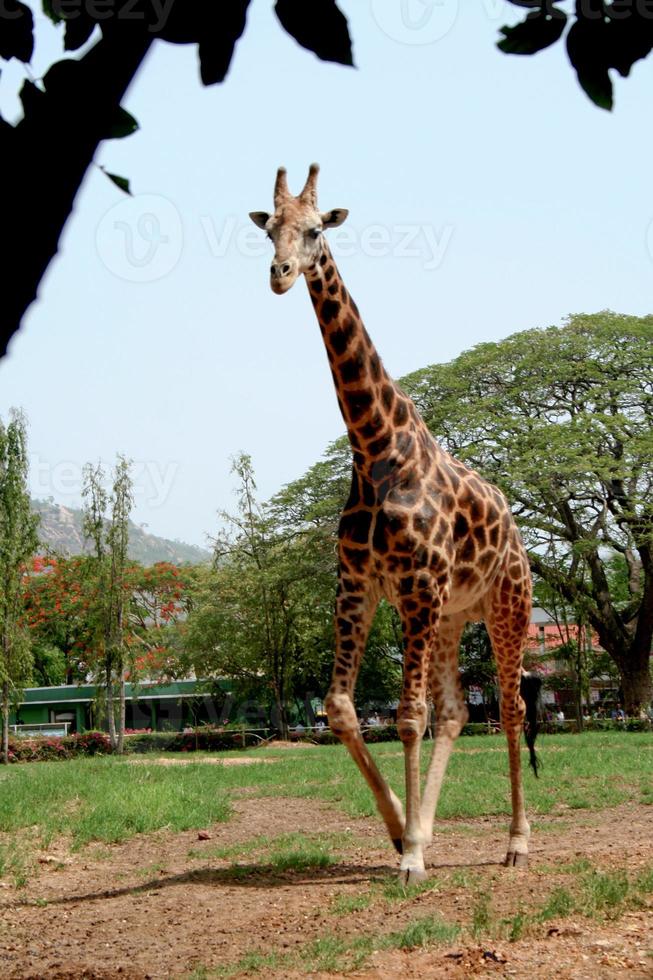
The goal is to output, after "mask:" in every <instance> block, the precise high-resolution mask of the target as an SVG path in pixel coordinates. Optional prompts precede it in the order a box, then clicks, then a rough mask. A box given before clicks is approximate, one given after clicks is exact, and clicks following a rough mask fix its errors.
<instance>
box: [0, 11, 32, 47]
mask: <svg viewBox="0 0 653 980" xmlns="http://www.w3.org/2000/svg"><path fill="white" fill-rule="evenodd" d="M33 50H34V18H33V17H32V11H31V10H30V9H29V7H26V6H25V4H24V3H11V2H7V3H4V4H3V8H2V13H1V16H0V58H4V59H5V61H9V59H10V58H18V60H19V61H29V60H30V59H31V57H32V51H33Z"/></svg>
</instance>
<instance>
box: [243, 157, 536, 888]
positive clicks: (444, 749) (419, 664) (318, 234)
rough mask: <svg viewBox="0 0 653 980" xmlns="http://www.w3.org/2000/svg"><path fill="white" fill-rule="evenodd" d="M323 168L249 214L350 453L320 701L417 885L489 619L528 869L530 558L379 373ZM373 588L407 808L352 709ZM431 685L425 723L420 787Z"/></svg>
mask: <svg viewBox="0 0 653 980" xmlns="http://www.w3.org/2000/svg"><path fill="white" fill-rule="evenodd" d="M318 170H319V168H318V165H317V164H311V166H310V169H309V174H308V178H307V180H306V183H305V185H304V188H303V190H302V191H301V193H300V194H299V195H298V196H297V197H294V196H293V195H292V194H291V193H290V191H289V189H288V183H287V177H286V170H285V168H283V167H280V168H279V170H278V172H277V177H276V181H275V186H274V208H275V210H274V213H273V214H268V213H267V212H264V211H253V212H251V213H250V218H251V219H252V221H253V222H254V223H255V224H256V225H257V226H258V227H260V228H263V229H264V230H265V231H266V232H267V235H268V237H269V238H270V239H271V240H272V243H273V245H274V249H275V253H274V260H273V262H272V266H271V269H270V285H271V287H272V290H273V292H274V293H277V294H282V293H285V292H287V291H288V290H289V289H290V288H291V286H292V285H293V284H294V282H295V281H296V280H297V278H298V277H299V276H300V275H302V274H303V275H304V277H305V279H306V282H307V285H308V291H309V295H310V298H311V301H312V304H313V307H314V310H315V314H316V316H317V320H318V323H319V326H320V330H321V333H322V338H323V340H324V344H325V347H326V352H327V355H328V360H329V364H330V367H331V372H332V375H333V381H334V384H335V388H336V393H337V396H338V404H339V406H340V411H341V413H342V416H343V418H344V421H345V424H346V426H347V432H348V435H349V441H350V443H351V447H352V453H353V468H352V482H351V490H350V494H349V498H348V500H347V502H346V504H345V507H344V510H343V512H342V514H341V519H340V524H339V528H338V557H339V571H338V588H337V595H336V609H335V626H336V652H335V662H334V667H333V675H332V681H331V686H330V688H329V692H328V694H327V697H326V699H325V707H326V710H327V715H328V719H329V724H330V727H331V729H332V731H333V732H334V733H335V734H336V735H337V736H338V737H339V739H340V740H341V741H342V742H343V743H344V744H345V746H346V747H347V749H348V750H349V752H350V753H351V756H352V757H353V759H354V761H355V762H356V764H357V765H358V767H359V769H360V770H361V772H362V774H363V776H364V777H365V779H366V780H367V783H368V784H369V786H370V788H371V790H372V792H373V794H374V797H375V799H376V804H377V808H378V810H379V812H380V814H381V816H382V818H383V820H384V821H385V824H386V827H387V829H388V832H389V835H390V838H391V840H392V842H393V844H394V846H395V848H396V849H397V851H398V852H399V854H400V855H401V863H400V872H399V874H400V878H401V880H402V881H403V883H404V884H405V885H412V884H415V883H417V882H419V881H421V880H422V879H424V878H425V877H426V871H425V866H424V847H425V846H426V845H427V844H428V843H430V841H431V838H432V832H433V820H434V817H435V810H436V806H437V802H438V796H439V793H440V788H441V786H442V781H443V778H444V774H445V770H446V766H447V761H448V759H449V756H450V754H451V751H452V748H453V745H454V742H455V740H456V738H457V737H458V735H459V733H460V731H461V729H462V727H463V725H464V724H465V722H466V721H467V717H468V712H467V708H466V706H465V702H464V699H463V695H462V691H461V687H460V680H459V672H458V647H459V641H460V637H461V633H462V630H463V627H464V625H465V623H466V622H469V621H479V620H484V621H485V624H486V626H487V629H488V632H489V635H490V638H491V641H492V647H493V651H494V656H495V659H496V663H497V672H498V677H499V685H500V690H501V719H502V725H503V728H504V731H505V733H506V736H507V742H508V756H509V763H510V782H511V802H512V820H511V824H510V836H509V843H508V851H507V855H506V858H505V862H504V863H505V864H506V865H508V866H523V865H526V864H527V862H528V838H529V835H530V827H529V824H528V821H527V819H526V814H525V810H524V796H523V788H522V778H521V756H520V745H519V743H520V734H521V728H522V723H523V720H524V714H525V700H524V699H526V701H528V702H529V706H531V707H533V708H534V699H533V698H532V697H530V694H529V691H530V688H529V686H528V684H524V682H523V678H522V675H523V674H525V672H524V671H523V670H522V651H523V647H524V643H525V638H526V631H527V628H528V623H529V619H530V609H531V581H530V572H529V563H528V560H527V556H526V552H525V549H524V546H523V544H522V541H521V538H520V535H519V532H518V530H517V527H516V525H515V522H514V520H513V517H512V514H511V512H510V508H509V506H508V503H507V502H506V499H505V497H504V496H503V494H502V493H501V492H500V491H499V490H498V489H497V488H496V487H494V486H492V485H491V484H490V483H488V482H486V481H485V480H484V479H483V478H482V477H481V476H479V474H478V473H476V472H475V471H474V470H471V469H469V468H468V467H467V466H465V465H464V464H463V463H462V462H460V461H458V460H456V459H454V458H453V457H452V456H450V455H449V454H448V453H447V452H446V451H445V450H444V449H443V448H442V447H441V446H440V445H439V444H438V442H437V441H436V440H435V439H434V437H433V436H432V435H431V433H430V431H429V429H428V428H427V426H426V424H425V423H424V421H423V420H422V419H421V417H420V416H419V414H418V412H417V409H416V407H415V405H414V404H413V402H412V400H411V399H410V398H409V397H408V396H407V395H406V394H405V393H404V392H403V391H402V390H401V389H400V387H399V386H398V385H397V384H396V383H395V382H394V381H393V380H392V379H391V377H390V376H389V374H388V373H387V371H386V370H385V368H384V367H383V365H382V363H381V360H380V358H379V355H378V354H377V352H376V350H375V348H374V346H373V344H372V341H371V339H370V337H369V334H368V333H367V331H366V329H365V326H364V325H363V322H362V320H361V317H360V315H359V312H358V308H357V306H356V303H355V302H354V300H353V299H352V297H351V296H350V295H349V292H348V290H347V288H346V286H345V284H344V283H343V281H342V279H341V277H340V274H339V272H338V269H337V268H336V264H335V262H334V260H333V257H332V255H331V252H330V249H329V246H328V244H327V242H326V239H325V236H324V231H325V229H327V228H333V227H336V226H338V225H340V224H342V222H343V221H344V220H345V218H346V217H347V215H348V211H347V210H346V209H344V208H336V209H334V210H331V211H325V212H320V211H319V210H318V205H317V175H318ZM382 597H385V599H387V600H388V601H389V602H390V603H392V604H393V605H394V606H395V607H396V609H397V610H398V612H399V615H400V618H401V623H402V632H403V639H404V653H403V687H402V694H401V699H400V702H399V707H398V710H397V729H398V735H399V738H400V739H401V741H402V743H403V750H404V758H405V780H406V787H405V788H406V811H405V815H404V810H403V807H402V804H401V802H400V801H399V799H398V798H397V796H396V795H395V794H394V792H393V791H392V789H391V788H390V787H389V786H388V784H387V783H386V781H385V779H384V778H383V776H382V775H381V773H380V771H379V769H378V767H377V765H376V763H375V762H374V760H373V758H372V756H371V754H370V752H369V750H368V748H367V746H366V744H365V742H364V741H363V738H362V736H361V732H360V728H359V725H358V720H357V717H356V711H355V708H354V702H353V694H354V687H355V683H356V678H357V674H358V670H359V666H360V662H361V657H362V656H363V653H364V650H365V644H366V640H367V636H368V632H369V629H370V626H371V623H372V619H373V616H374V613H375V611H376V607H377V605H378V603H379V601H380V600H381V598H382ZM429 691H430V696H431V698H432V700H433V703H434V705H435V710H436V729H435V741H434V747H433V753H432V757H431V760H430V764H429V767H428V770H427V775H426V780H425V784H424V791H423V794H421V792H420V789H421V787H420V746H421V741H422V737H423V733H424V729H425V726H426V721H427V693H428V692H429ZM522 694H523V697H522ZM529 721H530V722H531V724H528V723H527V725H526V736H527V742H528V745H529V749H530V753H531V755H530V758H531V765H532V766H533V768H534V770H535V771H536V767H537V760H536V757H535V752H534V738H535V731H536V724H535V716H534V714H533V713H532V712H531V711H529Z"/></svg>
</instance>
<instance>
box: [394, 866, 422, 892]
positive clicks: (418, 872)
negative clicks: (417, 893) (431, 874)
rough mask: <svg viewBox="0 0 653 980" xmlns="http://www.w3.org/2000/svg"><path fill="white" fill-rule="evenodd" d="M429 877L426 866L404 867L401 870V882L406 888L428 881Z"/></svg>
mask: <svg viewBox="0 0 653 980" xmlns="http://www.w3.org/2000/svg"><path fill="white" fill-rule="evenodd" d="M427 877H428V875H427V874H426V871H425V870H424V868H405V869H404V868H402V870H401V871H400V872H399V883H400V884H401V885H403V887H404V888H414V887H415V886H416V885H419V884H420V883H421V882H422V881H426V879H427Z"/></svg>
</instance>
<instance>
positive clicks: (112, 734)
mask: <svg viewBox="0 0 653 980" xmlns="http://www.w3.org/2000/svg"><path fill="white" fill-rule="evenodd" d="M106 688H107V722H108V725H109V741H110V742H111V749H112V751H113V752H115V751H116V749H117V747H118V740H117V738H116V718H115V715H114V713H113V677H112V671H111V667H110V666H107V668H106Z"/></svg>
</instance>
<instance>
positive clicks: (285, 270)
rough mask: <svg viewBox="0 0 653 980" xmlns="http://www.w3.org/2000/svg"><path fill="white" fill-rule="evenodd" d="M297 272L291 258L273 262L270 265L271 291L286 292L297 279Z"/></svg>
mask: <svg viewBox="0 0 653 980" xmlns="http://www.w3.org/2000/svg"><path fill="white" fill-rule="evenodd" d="M297 272H298V270H297V265H296V263H295V262H292V261H291V260H286V261H285V262H273V263H272V265H271V266H270V285H271V287H272V292H274V293H285V292H287V290H289V289H290V287H291V286H292V285H293V283H294V282H295V280H296V279H297Z"/></svg>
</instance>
